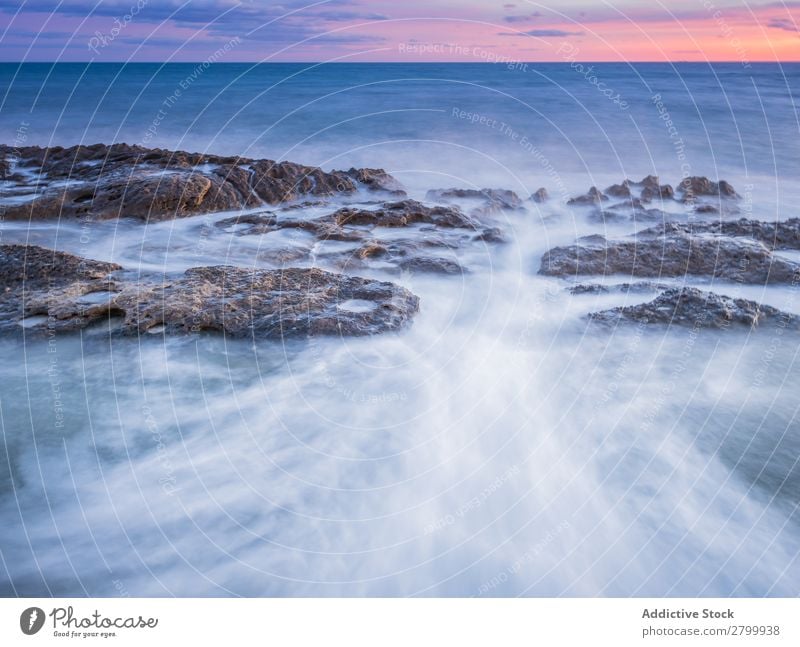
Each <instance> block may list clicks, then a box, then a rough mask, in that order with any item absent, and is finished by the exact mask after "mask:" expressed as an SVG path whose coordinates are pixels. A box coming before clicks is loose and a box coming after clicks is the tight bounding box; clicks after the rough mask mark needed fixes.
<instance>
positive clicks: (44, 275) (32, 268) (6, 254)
mask: <svg viewBox="0 0 800 647" xmlns="http://www.w3.org/2000/svg"><path fill="white" fill-rule="evenodd" d="M120 269H122V268H121V266H119V265H116V264H115V263H104V262H101V261H93V260H89V259H86V258H81V257H79V256H74V255H72V254H67V253H66V252H57V251H55V250H52V249H45V248H44V247H39V246H37V245H0V283H2V285H3V287H4V288H5V290H6V291H8V290H9V289H14V288H17V287H20V288H21V287H24V288H25V289H28V290H40V289H43V288H47V287H49V286H61V285H65V284H67V283H73V282H75V281H93V280H96V279H102V278H105V277H106V276H108V275H109V274H110V273H111V272H114V271H115V270H120Z"/></svg>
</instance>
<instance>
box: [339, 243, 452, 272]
mask: <svg viewBox="0 0 800 647" xmlns="http://www.w3.org/2000/svg"><path fill="white" fill-rule="evenodd" d="M450 246H451V245H450V244H448V243H447V242H446V241H442V240H436V239H428V240H420V241H417V240H410V239H400V240H392V241H378V240H372V241H369V242H367V243H366V244H364V245H362V246H361V247H359V248H358V249H357V250H355V251H354V252H344V253H342V254H341V260H340V262H339V266H340V267H342V268H348V269H353V268H361V267H367V266H368V265H367V264H365V263H364V261H369V260H371V259H377V260H380V261H381V263H383V264H390V265H393V266H394V268H396V269H398V270H405V271H409V272H425V273H436V274H464V273H466V272H467V270H466V269H465V268H464V267H463V266H462V265H461V264H460V263H458V261H456V260H454V259H451V258H443V257H440V256H431V255H430V251H429V250H430V248H433V247H450Z"/></svg>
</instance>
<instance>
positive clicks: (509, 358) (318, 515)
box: [0, 63, 800, 597]
mask: <svg viewBox="0 0 800 647" xmlns="http://www.w3.org/2000/svg"><path fill="white" fill-rule="evenodd" d="M590 68H591V69H590ZM799 97H800V64H787V65H772V64H756V63H754V64H750V65H749V66H746V67H745V66H743V65H741V64H738V63H730V64H713V65H707V64H694V63H692V64H631V65H628V64H593V65H592V64H577V63H573V64H571V65H570V64H537V63H527V64H524V65H523V64H515V65H503V64H433V63H430V64H377V63H376V64H325V65H308V64H288V63H287V64H257V65H250V64H214V65H210V66H204V65H202V64H198V65H194V64H164V65H162V64H132V65H122V64H78V63H75V64H72V63H63V64H55V65H51V64H22V65H17V64H0V127H2V132H3V137H2V140H3V143H6V144H12V145H14V146H24V145H34V144H35V145H42V146H45V145H50V146H69V145H74V144H79V143H83V144H92V143H97V142H102V143H111V142H127V143H129V144H141V145H144V146H148V147H163V148H169V149H179V150H187V151H199V152H207V153H213V154H224V155H242V156H245V157H252V158H262V157H263V158H269V159H275V160H291V161H295V162H301V163H305V164H310V165H316V166H321V167H322V168H324V169H326V170H329V169H348V168H350V167H376V168H384V169H386V170H387V171H388V172H390V173H391V174H393V175H394V176H395V177H397V178H398V179H399V180H400V181H401V182H402V183H403V184H404V185H405V186H406V188H407V189H408V192H409V195H410V196H411V197H413V198H415V199H420V200H424V199H425V193H426V191H427V190H429V189H435V188H447V187H462V188H505V189H511V190H513V191H515V192H516V193H517V194H519V195H520V196H521V197H523V198H527V197H528V196H529V195H530V194H531V193H533V192H534V191H536V190H537V189H538V188H539V187H545V188H547V190H548V192H549V194H550V196H551V199H550V200H549V201H548V202H546V203H542V204H538V203H533V202H526V206H525V209H524V210H522V211H515V212H509V213H505V214H503V215H502V216H498V219H499V223H498V224H499V225H500V226H501V228H502V229H504V230H505V231H506V232H507V238H508V242H507V243H506V244H502V245H496V246H491V245H487V244H476V245H472V246H471V247H468V248H464V249H461V250H457V251H455V252H454V254H456V256H457V258H458V260H459V262H460V263H461V264H462V265H464V266H465V267H467V268H468V269H469V272H467V273H464V274H460V275H457V276H440V275H428V274H417V273H413V274H412V273H401V274H390V273H388V272H386V271H384V270H381V269H380V268H372V269H370V270H366V271H365V272H366V273H365V274H364V275H365V276H369V277H372V278H381V279H382V280H391V281H394V282H396V283H400V284H401V285H404V286H405V287H407V288H409V289H410V290H411V291H412V292H414V293H415V294H417V295H418V296H419V297H420V302H421V310H420V313H419V315H418V316H417V317H416V319H415V320H414V322H413V324H412V325H411V326H410V327H409V328H408V329H407V330H404V331H403V332H400V333H388V334H384V335H379V336H374V337H369V338H351V339H341V338H338V337H332V338H313V339H310V340H291V341H289V340H287V341H283V342H274V341H258V342H255V341H252V340H250V341H247V340H234V339H227V338H223V337H221V336H215V335H211V334H200V335H195V336H189V337H183V338H178V337H173V338H167V339H165V338H164V337H163V336H160V335H144V336H143V337H142V338H140V339H123V338H109V337H108V336H102V335H93V334H90V333H88V332H87V333H84V334H76V335H73V336H64V337H59V338H58V340H57V343H55V344H54V343H51V342H49V341H48V340H46V339H38V340H36V339H24V340H23V339H22V338H8V337H6V338H0V358H2V360H3V361H2V362H1V363H0V424H2V430H3V443H2V445H0V518H2V519H3V523H2V529H0V594H2V595H6V596H10V595H26V596H49V595H58V596H70V597H73V596H117V595H132V596H171V595H175V596H697V595H701V596H795V595H798V593H800V514H798V510H797V506H798V504H799V503H800V465H798V461H800V423H799V422H798V413H799V412H800V400H798V398H797V393H798V391H800V370H798V367H799V366H800V359H798V352H799V351H800V345H798V343H797V340H796V339H794V338H792V337H791V336H790V335H789V334H788V333H787V334H786V335H783V334H777V333H775V332H773V331H769V330H762V331H747V330H735V329H731V330H725V331H713V330H701V331H696V330H693V329H688V328H687V329H684V328H677V327H670V328H665V327H658V326H646V325H636V324H632V325H630V326H618V327H615V328H613V329H611V330H604V329H600V328H598V327H597V326H593V325H591V324H590V323H589V322H588V321H587V320H586V318H585V315H586V313H587V312H589V311H592V310H599V309H603V308H608V307H613V306H617V305H624V304H632V303H638V302H642V301H644V300H647V298H649V297H647V295H642V294H637V293H635V292H631V293H625V294H621V293H616V292H612V293H600V294H591V295H582V296H580V297H578V296H573V295H571V294H570V293H569V292H568V291H567V289H566V287H568V285H569V284H568V283H567V282H565V281H564V280H562V279H558V278H554V277H546V276H542V275H540V274H538V268H539V262H540V259H541V257H542V254H543V253H544V252H545V251H546V250H547V249H549V248H551V247H553V246H555V245H564V244H569V243H571V242H573V241H574V240H575V238H577V237H579V236H584V235H589V234H597V233H600V234H603V235H606V236H609V237H613V236H622V235H627V234H629V233H632V232H634V231H636V230H638V229H641V228H643V227H645V226H652V224H653V223H641V222H639V223H637V222H630V221H624V222H611V221H606V222H597V221H593V220H592V219H591V218H589V217H587V214H586V213H585V212H584V211H582V210H580V209H577V210H576V209H573V208H571V207H568V206H567V205H566V201H567V199H568V198H569V197H571V196H575V195H579V194H582V193H584V192H586V190H587V189H588V188H589V187H590V186H597V187H599V188H601V189H602V188H604V187H606V186H608V185H610V184H613V183H618V182H620V181H622V180H623V179H626V178H630V179H633V180H639V179H640V178H642V177H644V176H647V175H650V174H653V175H657V176H659V177H660V178H661V181H662V182H668V183H670V184H672V185H673V186H674V185H676V184H677V183H678V182H679V181H680V180H681V178H682V177H686V176H690V175H702V176H708V177H709V178H711V179H712V180H717V179H725V180H727V181H729V182H730V183H731V184H732V185H733V186H734V187H735V188H736V190H737V191H738V193H739V194H740V195H741V196H742V198H741V200H740V202H739V209H740V215H741V216H744V217H748V218H753V219H758V220H765V221H775V220H783V219H788V218H792V217H797V215H798V214H797V213H796V208H797V207H796V205H798V204H800V155H798V151H800V118H799V117H798V106H797V102H798V98H799ZM332 210H333V208H332V207H331V206H309V207H307V208H306V211H305V212H304V213H307V215H308V216H309V217H310V216H317V215H323V214H325V213H329V212H330V211H332ZM680 211H681V207H680V206H679V205H677V204H676V206H675V215H676V218H677V217H680V215H681V214H680ZM230 215H231V214H230V213H224V214H210V215H201V216H195V217H191V218H182V219H179V220H174V221H167V222H160V223H148V224H146V225H144V224H142V223H139V222H127V221H119V222H116V221H113V222H100V223H91V224H87V223H76V222H67V221H64V222H35V223H20V222H10V221H8V222H3V223H0V241H2V242H3V243H9V242H22V243H35V244H40V245H44V246H49V247H54V248H58V249H63V250H65V251H69V252H73V253H77V254H80V255H82V256H86V257H90V258H94V259H98V260H109V261H114V262H118V263H120V264H122V265H123V266H125V267H126V268H132V269H138V270H146V271H162V272H164V271H165V272H179V271H182V270H185V269H187V268H189V267H194V266H197V265H204V264H205V265H209V264H219V263H221V262H225V263H227V264H232V265H241V266H245V267H275V266H276V263H275V260H274V259H275V254H274V253H273V252H283V251H286V250H292V249H297V248H302V249H305V248H306V247H307V246H308V245H310V243H309V241H308V240H307V238H304V232H302V231H297V230H291V231H281V232H276V233H274V234H273V233H271V234H267V235H264V236H255V237H248V236H233V235H229V234H226V233H225V232H224V231H223V230H221V229H219V228H215V227H213V226H212V225H213V224H214V223H215V222H217V221H219V220H221V219H223V218H226V217H230ZM341 250H342V243H336V244H334V243H333V242H331V241H329V242H327V243H325V244H323V243H314V244H313V247H312V248H311V251H310V260H306V261H303V263H306V264H308V263H311V264H314V265H319V266H322V267H326V263H327V262H328V261H327V259H328V258H329V255H330V254H332V253H333V252H334V251H335V252H340V251H341ZM786 254H787V255H790V256H791V252H786ZM619 278H620V277H602V278H601V281H603V282H607V283H614V282H619V281H618V279H619ZM622 280H624V277H623V278H622ZM670 281H672V283H674V284H680V285H684V284H686V285H694V286H698V287H702V288H704V289H709V290H713V291H715V292H718V293H721V294H727V295H729V296H735V297H746V298H748V299H753V300H756V301H759V302H761V303H765V304H769V305H773V306H775V307H778V308H780V309H782V310H784V311H787V312H792V313H795V314H800V299H798V298H797V295H796V294H795V292H796V286H795V287H792V286H787V285H783V286H781V285H769V286H753V285H742V284H739V283H736V282H725V281H722V280H719V279H714V280H712V279H709V278H702V277H686V278H681V279H680V280H679V281H677V280H675V279H671V280H668V281H667V282H670Z"/></svg>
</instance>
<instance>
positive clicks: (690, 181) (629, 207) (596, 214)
mask: <svg viewBox="0 0 800 647" xmlns="http://www.w3.org/2000/svg"><path fill="white" fill-rule="evenodd" d="M738 197H739V195H738V194H737V193H736V191H735V189H734V188H733V187H732V186H731V185H730V184H729V183H728V182H726V181H725V180H720V181H719V182H713V181H711V180H709V179H708V178H707V177H688V178H685V179H684V180H682V181H681V183H680V184H679V185H678V187H677V190H676V189H674V188H673V187H672V185H671V184H661V182H660V180H659V178H658V176H655V175H648V176H646V177H644V178H642V179H641V180H640V181H639V182H633V181H631V180H624V181H623V182H621V183H620V184H612V185H611V186H609V187H607V188H606V189H605V191H600V190H598V189H597V187H591V188H590V189H589V191H588V192H587V193H586V194H584V195H582V196H577V197H574V198H571V199H570V200H568V201H567V204H568V205H570V206H573V207H582V206H591V207H594V210H593V211H592V213H591V218H592V219H594V220H600V221H604V220H607V219H617V218H628V219H633V220H648V219H649V220H657V219H661V220H665V221H666V220H674V219H675V218H676V217H677V216H678V214H670V213H668V212H667V211H664V210H662V209H659V208H655V207H649V206H647V205H650V204H656V205H659V206H662V207H663V206H665V205H667V204H669V203H674V204H676V205H679V204H682V205H684V207H683V208H684V211H685V210H686V209H689V210H691V211H692V212H693V213H697V214H717V213H720V212H721V211H722V212H723V214H724V215H730V214H735V213H736V211H737V210H736V207H735V206H733V205H734V201H735V199H737V198H738ZM710 198H715V200H709V199H710ZM723 199H725V200H723ZM721 207H722V208H721Z"/></svg>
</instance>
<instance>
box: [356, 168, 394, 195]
mask: <svg viewBox="0 0 800 647" xmlns="http://www.w3.org/2000/svg"><path fill="white" fill-rule="evenodd" d="M347 174H348V175H349V176H350V177H352V178H353V179H354V180H355V181H356V182H359V183H360V184H363V185H364V186H365V187H367V188H368V189H371V190H372V191H386V192H387V193H391V194H392V195H395V196H397V197H405V196H406V190H405V188H404V187H403V185H402V184H400V182H398V181H397V180H396V179H395V178H394V177H392V176H391V175H389V174H388V173H387V172H386V171H384V170H383V169H382V168H377V169H376V168H351V169H350V170H349V171H347Z"/></svg>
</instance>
